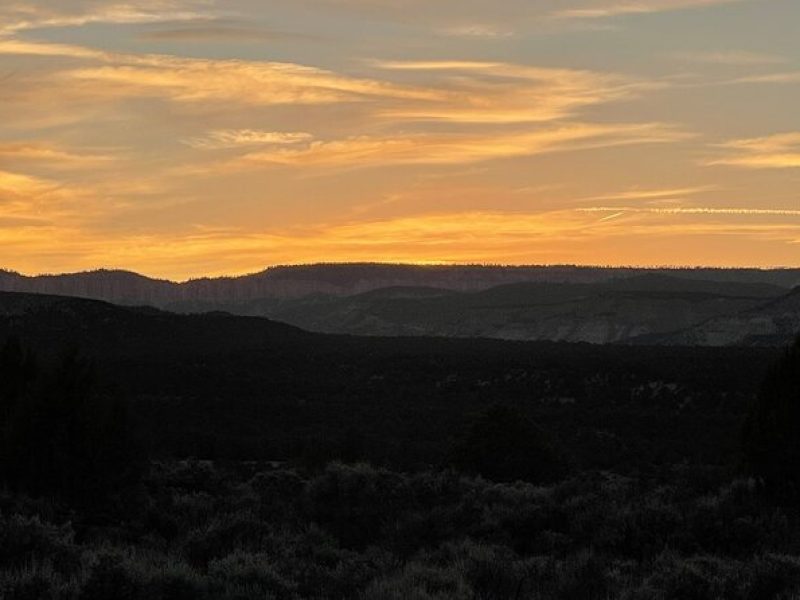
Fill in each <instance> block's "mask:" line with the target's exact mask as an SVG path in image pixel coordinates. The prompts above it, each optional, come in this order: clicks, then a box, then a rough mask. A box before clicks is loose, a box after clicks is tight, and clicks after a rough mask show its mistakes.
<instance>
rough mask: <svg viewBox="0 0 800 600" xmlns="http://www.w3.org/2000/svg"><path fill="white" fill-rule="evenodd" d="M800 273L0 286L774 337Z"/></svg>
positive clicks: (285, 277)
mask: <svg viewBox="0 0 800 600" xmlns="http://www.w3.org/2000/svg"><path fill="white" fill-rule="evenodd" d="M677 275H681V276H680V277H677ZM704 277H705V278H706V279H703V278H704ZM798 278H800V271H795V270H776V271H759V270H712V269H698V270H670V271H658V270H653V271H644V272H642V271H641V270H633V269H592V268H576V267H510V268H506V267H469V266H465V267H414V266H403V265H388V266H384V265H317V266H309V267H286V268H277V269H271V270H269V271H265V272H264V273H261V274H258V275H252V276H246V277H240V278H229V279H206V280H197V281H190V282H186V283H182V284H178V283H173V282H168V281H159V280H153V279H148V278H145V277H142V276H139V275H136V274H133V273H126V272H119V271H97V272H92V273H82V274H76V275H60V276H44V277H31V278H29V277H22V276H20V275H17V274H13V273H8V272H3V273H0V290H16V291H20V290H22V291H29V292H37V293H46V294H61V295H66V296H83V297H87V298H97V299H104V300H110V301H112V302H115V303H119V304H129V305H150V306H154V307H159V308H163V309H167V310H170V311H174V312H184V313H201V312H213V311H225V312H229V313H232V314H236V315H243V316H260V317H268V318H270V319H274V320H277V321H283V322H286V323H289V324H291V325H295V326H298V327H301V328H303V329H307V330H310V331H316V332H325V333H347V334H357V335H369V336H441V337H486V338H498V339H509V340H550V341H568V342H591V343H599V344H607V343H655V344H669V345H671V344H680V345H751V344H766V345H779V344H784V343H786V342H787V341H789V340H791V338H792V337H793V336H794V335H795V334H796V333H797V332H798V330H800V307H799V306H798V304H800V302H798V300H797V297H798V295H797V292H792V291H791V290H790V289H788V288H787V287H784V286H785V285H786V284H791V283H793V282H795V281H796V280H797V279H798ZM507 280H508V281H511V282H510V283H508V282H506V283H501V285H494V284H495V283H497V282H498V281H500V282H504V281H507ZM779 284H780V285H779ZM364 290H366V291H364Z"/></svg>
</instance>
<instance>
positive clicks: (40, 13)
mask: <svg viewBox="0 0 800 600" xmlns="http://www.w3.org/2000/svg"><path fill="white" fill-rule="evenodd" d="M211 7H212V3H211V2H209V1H207V0H135V1H132V2H115V1H113V0H112V1H106V0H59V2H51V1H48V0H27V1H25V2H15V3H10V4H7V5H5V6H0V34H6V35H8V34H12V33H18V32H23V31H28V30H33V29H42V28H51V27H79V26H82V25H88V24H91V23H119V24H133V23H157V22H162V21H191V20H195V19H208V18H211V17H212V16H213V15H214V12H212V11H211Z"/></svg>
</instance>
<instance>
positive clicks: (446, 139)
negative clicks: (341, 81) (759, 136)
mask: <svg viewBox="0 0 800 600" xmlns="http://www.w3.org/2000/svg"><path fill="white" fill-rule="evenodd" d="M689 137H691V136H690V134H687V133H686V132H683V131H680V130H677V129H675V128H672V127H669V126H666V125H663V124H659V123H650V124H633V125H630V124H612V125H594V124H583V123H571V124H565V125H564V126H561V127H557V128H550V129H541V130H538V131H532V132H523V133H518V132H517V133H498V132H490V133H483V134H432V133H431V134H414V135H405V136H400V135H397V136H392V137H370V136H361V137H353V138H348V139H343V140H332V141H321V140H320V141H314V142H311V143H310V144H308V145H307V146H305V147H303V148H276V149H274V150H268V151H263V152H255V153H250V154H246V155H244V156H242V157H241V158H239V159H237V160H236V161H235V162H234V165H236V166H239V167H247V166H251V167H253V166H258V165H265V164H274V165H284V166H303V167H348V168H365V167H375V166H385V165H425V164H427V165H437V164H439V165H452V164H469V163H475V162H481V161H487V160H496V159H503V158H515V157H520V156H532V155H536V154H543V153H549V152H562V151H567V150H579V149H587V148H607V147H613V146H621V145H629V144H648V143H669V142H676V141H681V140H685V139H688V138H689Z"/></svg>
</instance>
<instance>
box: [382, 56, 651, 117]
mask: <svg viewBox="0 0 800 600" xmlns="http://www.w3.org/2000/svg"><path fill="white" fill-rule="evenodd" d="M377 65H378V66H379V67H381V68H382V69H385V70H388V71H405V72H421V73H434V74H437V75H439V76H440V77H441V78H442V84H440V87H439V90H438V94H437V95H436V97H435V100H434V101H423V102H419V103H413V104H412V103H407V104H406V105H404V106H402V107H398V108H391V109H388V110H385V111H384V113H383V114H384V115H385V116H386V117H388V118H392V119H407V120H421V121H455V122H462V123H523V122H535V121H550V120H554V119H559V118H563V117H566V116H568V115H570V114H573V113H575V112H576V111H578V110H579V109H581V108H583V107H586V106H591V105H595V104H603V103H608V102H613V101H621V100H628V99H631V98H634V97H636V96H637V95H641V94H642V93H644V92H645V91H647V90H652V89H654V88H656V87H658V86H660V85H662V84H660V83H654V82H641V81H636V80H634V79H629V78H625V77H621V76H619V75H610V74H603V73H595V72H590V71H579V70H571V69H546V68H537V67H530V66H526V65H515V64H508V63H495V62H478V61H416V62H391V61H385V62H379V63H377Z"/></svg>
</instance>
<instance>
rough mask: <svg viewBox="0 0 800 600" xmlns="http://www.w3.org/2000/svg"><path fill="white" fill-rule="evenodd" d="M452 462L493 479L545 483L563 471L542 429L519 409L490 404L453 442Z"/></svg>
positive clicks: (456, 465)
mask: <svg viewBox="0 0 800 600" xmlns="http://www.w3.org/2000/svg"><path fill="white" fill-rule="evenodd" d="M451 464H452V465H453V466H454V467H456V468H457V469H459V470H461V471H463V472H465V473H472V474H474V475H481V476H482V477H485V478H487V479H491V480H493V481H504V482H513V481H517V480H521V481H528V482H531V483H547V482H551V481H555V480H557V479H559V477H561V476H563V475H564V473H565V472H566V464H565V460H564V457H563V456H559V454H558V453H557V451H556V449H555V447H554V446H553V443H552V442H551V441H550V440H549V439H548V438H547V435H546V434H545V432H543V431H542V430H541V429H540V428H538V427H536V425H534V424H533V423H531V422H530V420H529V419H528V418H527V417H526V416H525V414H524V413H522V412H521V411H519V410H515V409H512V408H508V407H505V406H493V407H492V408H490V409H489V410H488V411H486V412H485V413H484V414H482V415H481V416H480V417H479V418H478V419H476V420H475V422H474V423H473V424H472V425H471V426H470V428H469V431H468V432H467V434H466V435H465V436H464V437H463V438H462V439H461V440H459V441H458V443H456V444H455V446H454V448H453V450H452V452H451Z"/></svg>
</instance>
